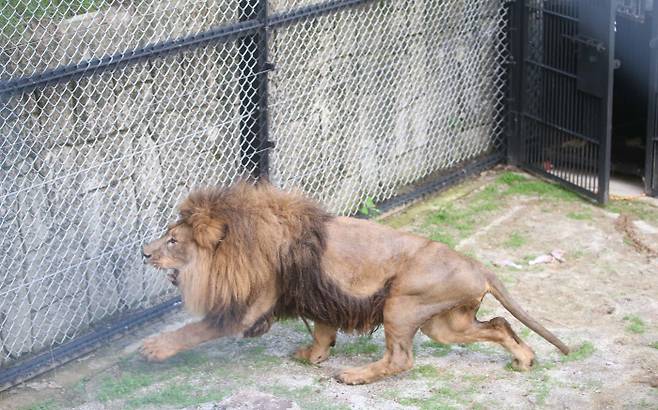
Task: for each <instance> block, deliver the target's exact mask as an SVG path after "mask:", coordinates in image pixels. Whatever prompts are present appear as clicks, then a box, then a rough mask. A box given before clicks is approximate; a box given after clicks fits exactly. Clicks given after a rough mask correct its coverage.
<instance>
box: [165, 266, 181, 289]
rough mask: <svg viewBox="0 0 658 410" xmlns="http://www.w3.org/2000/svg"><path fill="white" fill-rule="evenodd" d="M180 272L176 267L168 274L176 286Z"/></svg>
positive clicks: (170, 280) (168, 277)
mask: <svg viewBox="0 0 658 410" xmlns="http://www.w3.org/2000/svg"><path fill="white" fill-rule="evenodd" d="M178 273H179V272H178V269H174V270H173V271H172V272H171V273H169V274H167V279H169V282H171V284H172V285H174V286H178Z"/></svg>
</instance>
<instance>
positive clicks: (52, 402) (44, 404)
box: [20, 399, 61, 410]
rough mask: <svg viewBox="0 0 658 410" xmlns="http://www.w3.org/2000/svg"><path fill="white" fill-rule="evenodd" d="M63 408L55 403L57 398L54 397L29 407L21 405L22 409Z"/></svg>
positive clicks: (52, 409)
mask: <svg viewBox="0 0 658 410" xmlns="http://www.w3.org/2000/svg"><path fill="white" fill-rule="evenodd" d="M59 408H61V407H60V406H59V405H57V404H56V403H55V400H53V399H48V400H45V401H42V402H39V403H36V404H33V405H31V406H27V407H21V408H20V409H21V410H56V409H59Z"/></svg>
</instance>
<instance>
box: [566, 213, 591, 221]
mask: <svg viewBox="0 0 658 410" xmlns="http://www.w3.org/2000/svg"><path fill="white" fill-rule="evenodd" d="M567 218H570V219H575V220H576V221H588V220H590V219H592V213H591V212H569V213H568V214H567Z"/></svg>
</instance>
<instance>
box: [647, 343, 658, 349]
mask: <svg viewBox="0 0 658 410" xmlns="http://www.w3.org/2000/svg"><path fill="white" fill-rule="evenodd" d="M649 347H653V348H654V349H656V350H658V342H653V343H651V344H650V345H649Z"/></svg>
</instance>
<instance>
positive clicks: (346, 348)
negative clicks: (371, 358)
mask: <svg viewBox="0 0 658 410" xmlns="http://www.w3.org/2000/svg"><path fill="white" fill-rule="evenodd" d="M334 351H335V352H336V353H337V354H342V355H345V356H358V355H372V354H375V353H379V351H380V347H379V345H377V344H375V343H373V341H372V337H370V336H359V337H357V338H356V340H354V341H353V342H350V343H343V344H340V345H337V346H336V347H335V348H334Z"/></svg>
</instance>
